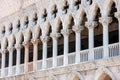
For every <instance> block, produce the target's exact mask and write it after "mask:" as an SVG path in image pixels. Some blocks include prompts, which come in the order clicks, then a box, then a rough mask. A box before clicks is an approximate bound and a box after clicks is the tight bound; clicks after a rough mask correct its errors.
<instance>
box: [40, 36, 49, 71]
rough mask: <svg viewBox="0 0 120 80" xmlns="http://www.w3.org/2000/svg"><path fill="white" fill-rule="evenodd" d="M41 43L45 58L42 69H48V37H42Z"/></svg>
mask: <svg viewBox="0 0 120 80" xmlns="http://www.w3.org/2000/svg"><path fill="white" fill-rule="evenodd" d="M40 38H41V41H42V43H43V58H42V69H46V68H47V41H48V36H41V37H40Z"/></svg>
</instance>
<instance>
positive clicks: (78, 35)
mask: <svg viewBox="0 0 120 80" xmlns="http://www.w3.org/2000/svg"><path fill="white" fill-rule="evenodd" d="M80 34H81V32H79V33H78V32H76V58H75V59H76V60H75V63H76V64H77V63H79V62H80V50H81V35H80Z"/></svg>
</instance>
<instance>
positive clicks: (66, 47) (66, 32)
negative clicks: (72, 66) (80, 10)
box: [61, 29, 71, 66]
mask: <svg viewBox="0 0 120 80" xmlns="http://www.w3.org/2000/svg"><path fill="white" fill-rule="evenodd" d="M61 33H62V34H63V36H64V66H67V65H68V51H69V34H70V33H71V30H69V29H66V30H65V29H63V30H61Z"/></svg>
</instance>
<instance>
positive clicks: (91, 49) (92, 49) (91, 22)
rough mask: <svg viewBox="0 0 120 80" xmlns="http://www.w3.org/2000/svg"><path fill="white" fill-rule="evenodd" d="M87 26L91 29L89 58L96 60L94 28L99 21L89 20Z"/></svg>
mask: <svg viewBox="0 0 120 80" xmlns="http://www.w3.org/2000/svg"><path fill="white" fill-rule="evenodd" d="M85 26H86V27H87V28H88V31H89V56H88V60H89V61H92V60H94V28H95V27H96V26H97V22H95V21H88V22H86V23H85Z"/></svg>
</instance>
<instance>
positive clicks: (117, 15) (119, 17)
mask: <svg viewBox="0 0 120 80" xmlns="http://www.w3.org/2000/svg"><path fill="white" fill-rule="evenodd" d="M115 17H116V18H117V19H118V22H119V33H118V35H119V55H120V11H119V12H116V13H115Z"/></svg>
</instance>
